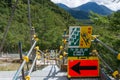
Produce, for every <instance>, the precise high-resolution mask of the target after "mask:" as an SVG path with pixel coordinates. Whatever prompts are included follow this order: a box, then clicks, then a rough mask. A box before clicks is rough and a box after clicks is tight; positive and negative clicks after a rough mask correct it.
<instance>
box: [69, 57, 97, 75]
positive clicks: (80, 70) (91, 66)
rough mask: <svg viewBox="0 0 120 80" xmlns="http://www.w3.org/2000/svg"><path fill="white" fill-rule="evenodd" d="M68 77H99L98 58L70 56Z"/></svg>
mask: <svg viewBox="0 0 120 80" xmlns="http://www.w3.org/2000/svg"><path fill="white" fill-rule="evenodd" d="M68 77H99V60H98V58H97V57H96V58H94V57H89V58H87V57H86V58H84V59H82V57H81V59H78V58H77V57H72V58H70V57H69V58H68Z"/></svg>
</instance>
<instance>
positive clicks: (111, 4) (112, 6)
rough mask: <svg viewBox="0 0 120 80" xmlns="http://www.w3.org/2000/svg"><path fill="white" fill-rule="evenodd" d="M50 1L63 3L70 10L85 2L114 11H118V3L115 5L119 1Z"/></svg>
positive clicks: (119, 6)
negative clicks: (94, 3) (95, 3)
mask: <svg viewBox="0 0 120 80" xmlns="http://www.w3.org/2000/svg"><path fill="white" fill-rule="evenodd" d="M51 1H52V2H54V3H63V4H65V5H67V6H68V7H72V8H73V7H77V6H80V5H82V4H85V3H87V2H97V3H98V4H99V5H104V6H106V7H108V8H110V9H111V10H114V11H117V10H120V2H119V3H117V1H119V0H116V2H112V1H113V0H51Z"/></svg>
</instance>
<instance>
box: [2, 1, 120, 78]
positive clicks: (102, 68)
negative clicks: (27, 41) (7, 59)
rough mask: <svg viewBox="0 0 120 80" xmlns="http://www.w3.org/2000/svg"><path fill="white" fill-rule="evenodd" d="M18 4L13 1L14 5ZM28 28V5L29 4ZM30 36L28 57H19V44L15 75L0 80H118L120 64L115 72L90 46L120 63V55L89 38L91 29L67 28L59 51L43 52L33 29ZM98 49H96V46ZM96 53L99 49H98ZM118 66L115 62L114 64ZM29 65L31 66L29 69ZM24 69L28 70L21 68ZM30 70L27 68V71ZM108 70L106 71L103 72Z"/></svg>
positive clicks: (9, 22)
mask: <svg viewBox="0 0 120 80" xmlns="http://www.w3.org/2000/svg"><path fill="white" fill-rule="evenodd" d="M17 2H18V0H16V3H15V5H16V4H17ZM14 11H15V7H14V8H13V11H12V14H11V17H10V19H9V21H8V25H7V28H6V31H5V34H4V38H3V41H2V44H1V47H0V52H1V49H2V47H3V45H4V41H5V38H6V35H7V32H8V30H9V27H10V25H11V22H12V18H13V16H14ZM28 12H29V16H28V18H29V26H30V27H31V19H30V2H29V0H28ZM31 28H32V27H31ZM32 30H33V31H32V32H31V35H32V37H31V48H30V49H29V51H28V53H27V54H26V55H25V56H23V55H22V45H21V43H19V54H20V60H21V64H20V66H19V67H18V69H17V70H16V71H5V72H4V71H3V72H0V80H119V79H120V64H118V65H119V66H117V67H118V69H116V70H114V69H112V68H111V66H110V65H109V64H108V63H107V62H106V61H105V60H104V59H103V58H102V55H101V54H99V52H98V51H97V49H93V50H90V48H91V45H92V44H93V43H95V44H101V45H102V46H103V47H104V48H106V49H108V51H110V52H112V53H113V55H115V56H116V57H115V58H116V59H117V60H118V61H119V60H120V53H119V52H117V51H115V50H114V49H112V48H111V47H109V46H108V45H106V44H105V43H104V42H102V41H101V40H100V39H99V38H98V35H92V27H91V26H70V27H69V34H67V33H66V30H65V31H64V35H61V36H62V37H63V40H62V42H63V43H62V44H61V46H60V49H58V50H46V51H42V50H40V49H39V46H36V44H37V42H39V39H38V37H37V36H36V35H35V32H34V28H32ZM95 46H97V45H95ZM98 50H99V49H98ZM116 63H117V62H116ZM29 64H31V65H29ZM26 65H27V69H24V67H25V66H26ZM28 66H30V68H29V67H28ZM106 68H107V69H106Z"/></svg>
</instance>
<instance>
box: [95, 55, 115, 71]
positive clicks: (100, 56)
mask: <svg viewBox="0 0 120 80" xmlns="http://www.w3.org/2000/svg"><path fill="white" fill-rule="evenodd" d="M97 56H98V57H99V59H100V60H101V61H102V62H103V63H104V64H105V65H106V66H107V67H108V69H109V70H110V71H111V72H114V70H113V69H112V68H111V67H110V66H109V65H108V64H107V63H106V62H105V61H104V60H103V59H102V57H101V56H100V55H99V54H98V55H97Z"/></svg>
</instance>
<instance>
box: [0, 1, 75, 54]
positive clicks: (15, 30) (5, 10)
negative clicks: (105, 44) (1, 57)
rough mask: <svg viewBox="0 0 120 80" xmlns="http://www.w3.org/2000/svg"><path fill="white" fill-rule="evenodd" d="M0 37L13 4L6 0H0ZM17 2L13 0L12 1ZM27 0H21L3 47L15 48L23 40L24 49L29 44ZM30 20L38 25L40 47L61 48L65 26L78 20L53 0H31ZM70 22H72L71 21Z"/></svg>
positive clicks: (34, 25) (27, 48)
mask: <svg viewBox="0 0 120 80" xmlns="http://www.w3.org/2000/svg"><path fill="white" fill-rule="evenodd" d="M0 2H1V3H0V17H1V18H0V40H2V36H3V33H4V31H5V27H6V25H7V21H8V18H9V16H10V12H11V7H10V6H8V5H7V2H6V1H0ZM12 4H14V1H12ZM27 16H28V11H27V1H25V0H22V1H19V3H18V5H17V8H16V11H15V16H14V19H13V22H12V25H11V27H10V29H9V33H8V35H7V38H6V42H5V45H6V46H4V51H6V52H7V51H11V50H12V51H16V52H17V50H18V49H17V46H18V42H19V41H21V42H22V43H23V49H24V50H29V48H30V27H29V26H28V17H27ZM31 21H32V27H35V29H36V30H35V31H36V34H37V35H38V37H39V38H40V41H38V44H37V45H39V46H40V47H41V49H47V48H51V49H55V48H58V47H59V45H60V43H61V39H62V36H61V35H62V34H63V30H64V29H65V28H68V26H69V25H73V24H75V20H74V18H73V17H71V16H70V15H69V14H68V13H67V12H66V11H64V10H63V9H61V8H59V7H58V6H56V5H55V4H54V3H52V2H50V0H43V2H41V0H32V1H31ZM68 24H69V25H68Z"/></svg>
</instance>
